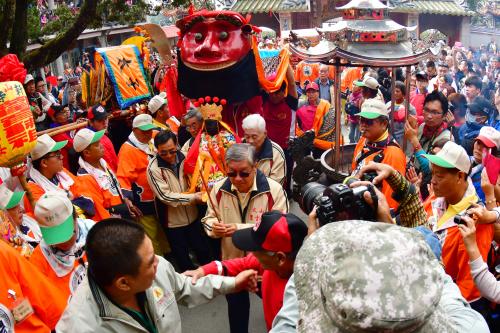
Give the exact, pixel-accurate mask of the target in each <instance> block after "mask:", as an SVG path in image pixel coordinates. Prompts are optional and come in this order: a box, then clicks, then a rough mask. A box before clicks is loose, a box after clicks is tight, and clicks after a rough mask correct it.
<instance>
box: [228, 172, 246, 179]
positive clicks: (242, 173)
mask: <svg viewBox="0 0 500 333" xmlns="http://www.w3.org/2000/svg"><path fill="white" fill-rule="evenodd" d="M250 174H251V172H247V171H229V172H228V173H227V176H228V177H231V178H235V177H236V176H238V175H240V177H241V178H247V177H248V176H250Z"/></svg>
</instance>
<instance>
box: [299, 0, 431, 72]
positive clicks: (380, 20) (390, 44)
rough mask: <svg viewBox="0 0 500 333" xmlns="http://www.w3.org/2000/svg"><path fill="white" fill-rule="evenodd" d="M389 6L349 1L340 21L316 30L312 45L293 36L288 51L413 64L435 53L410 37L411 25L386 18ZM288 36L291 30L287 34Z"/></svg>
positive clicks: (365, 0) (311, 56) (367, 0)
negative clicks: (317, 36) (319, 38)
mask: <svg viewBox="0 0 500 333" xmlns="http://www.w3.org/2000/svg"><path fill="white" fill-rule="evenodd" d="M389 9H390V7H389V6H387V5H385V4H384V3H382V2H381V1H379V0H352V1H351V2H349V3H347V4H346V5H344V6H341V7H337V10H341V11H342V20H340V21H339V22H338V23H336V24H335V25H333V26H330V27H328V28H325V29H316V30H317V31H318V33H319V35H320V37H321V40H320V42H319V43H318V45H316V46H314V47H312V46H311V44H310V43H309V44H307V43H305V42H303V41H301V39H300V38H299V37H298V36H297V38H294V37H292V38H291V40H292V43H291V46H290V50H291V51H292V52H293V53H295V54H296V55H298V56H299V57H301V58H305V59H309V60H314V61H328V60H330V59H331V58H335V57H340V58H345V59H347V60H350V61H351V62H355V63H366V64H372V65H375V64H383V65H388V66H390V65H405V64H414V63H417V62H418V61H420V60H421V59H423V58H427V57H429V56H430V54H429V52H432V53H433V54H434V52H436V53H435V54H437V52H438V51H439V50H438V49H436V48H435V45H431V44H429V43H421V42H417V41H412V40H411V39H410V36H411V32H413V31H415V30H416V26H415V27H406V26H403V25H401V24H399V23H396V22H394V21H393V20H392V19H390V18H389ZM290 35H292V33H291V34H290Z"/></svg>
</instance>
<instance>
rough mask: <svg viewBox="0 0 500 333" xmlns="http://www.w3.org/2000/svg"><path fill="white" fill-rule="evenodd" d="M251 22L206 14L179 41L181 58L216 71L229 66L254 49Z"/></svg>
mask: <svg viewBox="0 0 500 333" xmlns="http://www.w3.org/2000/svg"><path fill="white" fill-rule="evenodd" d="M242 28H243V30H244V29H245V28H249V27H248V26H245V25H242V26H236V25H234V24H232V23H229V22H227V21H225V20H220V19H219V20H217V19H215V18H207V19H205V20H203V21H201V22H198V23H196V24H194V25H193V27H192V28H191V29H189V30H188V31H187V32H186V33H185V35H184V36H183V37H182V40H181V41H180V49H181V58H182V61H183V62H184V64H185V65H186V66H188V67H190V68H192V69H196V70H201V71H215V70H220V69H223V68H227V67H230V66H232V65H234V64H235V63H237V62H238V61H240V60H241V59H243V57H245V56H246V55H247V54H248V52H249V51H250V49H251V39H250V34H248V33H246V32H243V31H242Z"/></svg>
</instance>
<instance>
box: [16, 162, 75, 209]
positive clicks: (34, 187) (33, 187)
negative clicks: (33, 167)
mask: <svg viewBox="0 0 500 333" xmlns="http://www.w3.org/2000/svg"><path fill="white" fill-rule="evenodd" d="M63 171H64V172H66V173H67V174H68V175H69V176H70V177H71V179H73V181H74V184H73V185H71V187H70V192H71V194H73V197H75V198H76V197H79V196H81V193H80V186H79V181H78V178H77V177H76V176H75V175H73V174H72V173H71V172H70V171H69V170H66V169H63ZM28 188H29V189H30V191H31V195H32V196H33V202H34V203H36V202H37V201H38V199H40V197H41V196H42V195H44V194H45V190H44V189H43V188H42V187H41V186H40V185H38V184H37V183H35V182H33V181H31V180H30V181H28ZM24 210H25V211H26V212H27V213H33V207H31V205H30V202H29V200H28V196H27V195H25V196H24Z"/></svg>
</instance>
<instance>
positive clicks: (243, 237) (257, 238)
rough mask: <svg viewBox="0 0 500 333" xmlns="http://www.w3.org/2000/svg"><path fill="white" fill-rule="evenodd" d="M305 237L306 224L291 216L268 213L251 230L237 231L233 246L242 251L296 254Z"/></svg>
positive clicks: (234, 235)
mask: <svg viewBox="0 0 500 333" xmlns="http://www.w3.org/2000/svg"><path fill="white" fill-rule="evenodd" d="M306 235H307V226H306V224H305V223H304V222H303V221H302V220H301V219H299V218H298V217H297V216H295V215H293V214H283V213H281V212H279V211H270V212H265V213H264V214H262V217H261V220H260V222H259V223H256V224H255V225H254V227H253V228H245V229H242V230H237V231H236V232H235V233H234V234H233V238H232V239H233V244H234V245H235V246H236V247H237V248H238V249H240V250H244V251H272V252H278V251H279V252H285V253H293V252H297V251H298V250H299V249H300V247H301V246H302V242H303V241H304V238H305V237H306Z"/></svg>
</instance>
